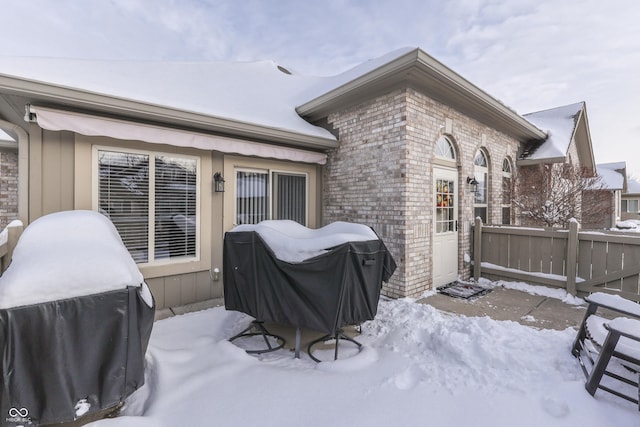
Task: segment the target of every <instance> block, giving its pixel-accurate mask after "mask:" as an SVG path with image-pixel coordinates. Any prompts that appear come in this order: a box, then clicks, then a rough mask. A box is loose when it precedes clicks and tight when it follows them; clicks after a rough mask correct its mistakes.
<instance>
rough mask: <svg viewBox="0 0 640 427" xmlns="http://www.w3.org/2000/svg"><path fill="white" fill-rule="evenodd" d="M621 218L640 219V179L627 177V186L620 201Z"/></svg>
mask: <svg viewBox="0 0 640 427" xmlns="http://www.w3.org/2000/svg"><path fill="white" fill-rule="evenodd" d="M620 219H621V220H622V221H626V220H629V219H633V220H640V180H637V179H635V178H627V188H626V190H625V191H624V192H623V193H622V201H621V202H620Z"/></svg>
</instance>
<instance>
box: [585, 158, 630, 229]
mask: <svg viewBox="0 0 640 427" xmlns="http://www.w3.org/2000/svg"><path fill="white" fill-rule="evenodd" d="M596 170H597V173H598V175H597V176H598V177H599V179H598V181H597V182H595V183H594V185H593V187H595V188H592V189H589V190H588V191H585V192H584V193H583V203H584V204H586V205H591V206H594V207H595V206H597V207H599V209H592V210H591V211H587V212H585V214H583V216H582V228H585V229H600V228H614V227H615V226H616V223H617V222H618V220H620V218H621V212H620V207H621V200H622V193H623V191H624V190H625V188H626V186H627V165H626V163H625V162H616V163H601V164H598V165H597V166H596Z"/></svg>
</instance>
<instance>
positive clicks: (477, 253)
mask: <svg viewBox="0 0 640 427" xmlns="http://www.w3.org/2000/svg"><path fill="white" fill-rule="evenodd" d="M481 263H482V219H481V218H480V217H476V219H475V220H474V224H473V280H475V281H476V282H477V281H478V280H479V279H480V264H481Z"/></svg>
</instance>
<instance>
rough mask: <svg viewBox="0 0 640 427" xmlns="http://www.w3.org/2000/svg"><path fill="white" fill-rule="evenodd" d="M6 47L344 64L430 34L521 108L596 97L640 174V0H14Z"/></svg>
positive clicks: (443, 52) (603, 122) (595, 116)
mask: <svg viewBox="0 0 640 427" xmlns="http://www.w3.org/2000/svg"><path fill="white" fill-rule="evenodd" d="M0 10H1V11H2V16H3V17H4V18H5V19H3V20H2V31H0V56H40V57H64V58H83V59H110V60H162V61H259V60H274V61H276V62H278V63H279V64H282V65H283V66H285V67H287V68H289V69H292V70H295V71H297V72H299V73H302V74H306V75H320V76H327V75H334V74H338V73H340V72H342V71H345V70H347V69H349V68H350V67H353V66H355V65H358V64H360V63H362V62H365V61H367V60H369V59H372V58H375V57H378V56H381V55H383V54H385V53H387V52H390V51H392V50H395V49H397V48H401V47H405V46H413V47H420V48H421V49H423V50H424V51H425V52H427V53H428V54H430V55H432V56H433V57H435V58H436V59H438V60H439V61H441V62H443V63H444V64H445V65H447V66H448V67H450V68H452V69H453V70H454V71H456V72H457V73H459V74H460V75H462V76H463V77H465V78H466V79H468V80H469V81H471V82H472V83H474V84H476V85H477V86H479V87H480V88H482V89H483V90H485V91H486V92H488V93H489V94H491V95H492V96H494V97H495V98H497V99H499V100H500V101H502V102H503V103H504V104H506V105H507V106H509V107H511V108H512V109H514V110H515V111H517V112H518V113H520V114H526V113H530V112H535V111H540V110H544V109H548V108H553V107H557V106H561V105H567V104H572V103H575V102H579V101H585V102H586V104H587V115H588V119H589V125H590V129H591V137H592V141H593V146H594V152H595V157H596V162H598V163H606V162H617V161H626V162H627V170H628V172H629V173H630V174H632V175H634V176H636V177H640V147H639V145H640V120H639V119H638V116H640V106H638V103H637V100H638V99H639V98H640V78H639V76H640V22H639V21H638V16H640V3H639V2H637V1H635V0H607V1H606V2H605V1H602V0H562V1H557V0H518V1H512V0H511V1H499V0H497V1H496V0H451V1H435V0H371V1H364V0H360V1H350V0H327V1H314V2H309V1H303V0H299V1H296V0H243V1H236V0H88V1H79V0H56V1H55V2H52V1H50V0H31V1H28V2H25V1H23V0H3V1H2V3H1V5H0Z"/></svg>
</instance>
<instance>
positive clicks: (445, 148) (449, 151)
mask: <svg viewBox="0 0 640 427" xmlns="http://www.w3.org/2000/svg"><path fill="white" fill-rule="evenodd" d="M435 154H436V157H440V158H441V159H447V160H455V159H456V154H455V151H453V145H452V144H451V141H449V140H448V139H447V138H445V137H444V136H442V137H440V139H438V142H436V152H435Z"/></svg>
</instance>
